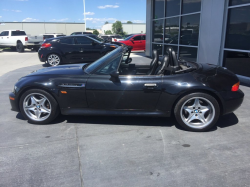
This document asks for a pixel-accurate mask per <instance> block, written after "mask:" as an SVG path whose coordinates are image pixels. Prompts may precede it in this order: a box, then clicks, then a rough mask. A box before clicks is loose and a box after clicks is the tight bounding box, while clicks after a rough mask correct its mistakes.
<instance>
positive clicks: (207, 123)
mask: <svg viewBox="0 0 250 187" xmlns="http://www.w3.org/2000/svg"><path fill="white" fill-rule="evenodd" d="M127 51H128V49H127V47H126V46H121V47H118V48H117V49H115V50H113V51H112V52H110V53H108V54H106V55H105V56H103V57H102V58H100V59H98V60H97V61H95V62H93V63H91V64H87V63H85V64H72V65H62V66H58V67H49V68H44V69H40V70H37V71H34V72H32V73H31V74H29V75H27V76H25V77H22V78H20V79H19V81H18V82H17V83H16V84H15V86H14V90H13V92H11V93H10V94H9V99H10V103H11V106H12V110H14V111H17V112H21V114H22V115H23V116H24V117H25V118H26V119H27V120H28V121H29V122H30V123H35V124H47V123H50V122H51V121H52V120H54V119H55V118H56V117H57V116H58V114H59V113H61V114H63V115H97V116H98V115H110V116H114V115H120V116H165V117H169V116H171V114H173V115H174V116H175V118H176V120H177V122H178V123H179V124H180V125H181V126H182V127H183V128H185V129H187V130H190V131H206V130H208V129H210V128H211V127H213V126H214V125H215V123H216V121H217V120H218V118H219V117H220V116H221V115H224V114H227V113H230V112H233V111H234V110H236V109H237V108H238V107H239V106H240V105H241V103H242V102H243V98H244V93H243V92H242V91H241V90H240V89H239V79H238V78H237V76H236V75H235V74H234V73H232V72H230V71H229V70H227V69H224V68H222V67H219V66H215V65H212V64H199V63H194V62H187V61H183V60H177V58H176V54H175V52H174V51H173V50H172V49H171V48H169V49H168V55H166V56H164V57H163V58H162V59H161V60H159V57H158V54H157V51H156V50H154V51H153V55H154V58H153V59H152V61H151V63H150V64H149V65H138V64H133V63H132V62H131V60H129V61H128V60H126V53H127Z"/></svg>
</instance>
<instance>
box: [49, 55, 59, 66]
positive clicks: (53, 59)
mask: <svg viewBox="0 0 250 187" xmlns="http://www.w3.org/2000/svg"><path fill="white" fill-rule="evenodd" d="M47 62H48V63H49V65H51V66H58V65H59V64H60V63H61V58H60V56H59V55H57V54H50V55H49V56H48V57H47Z"/></svg>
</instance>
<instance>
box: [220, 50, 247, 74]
mask: <svg viewBox="0 0 250 187" xmlns="http://www.w3.org/2000/svg"><path fill="white" fill-rule="evenodd" d="M224 66H225V67H226V68H228V69H229V70H231V71H232V72H234V73H236V74H238V75H243V76H247V77H250V53H243V52H233V51H225V52H224Z"/></svg>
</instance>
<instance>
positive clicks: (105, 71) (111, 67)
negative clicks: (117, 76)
mask: <svg viewBox="0 0 250 187" xmlns="http://www.w3.org/2000/svg"><path fill="white" fill-rule="evenodd" d="M120 61H121V56H119V57H118V58H116V59H114V60H112V61H111V62H110V63H108V64H107V65H105V66H104V67H102V68H100V69H99V70H97V71H96V72H95V74H97V75H109V74H110V73H111V72H112V71H117V70H118V66H119V64H120Z"/></svg>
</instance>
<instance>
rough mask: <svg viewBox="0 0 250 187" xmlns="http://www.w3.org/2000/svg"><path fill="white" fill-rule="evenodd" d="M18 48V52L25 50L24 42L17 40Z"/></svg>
mask: <svg viewBox="0 0 250 187" xmlns="http://www.w3.org/2000/svg"><path fill="white" fill-rule="evenodd" d="M16 50H17V52H18V53H22V52H24V46H23V44H22V42H17V44H16Z"/></svg>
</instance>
